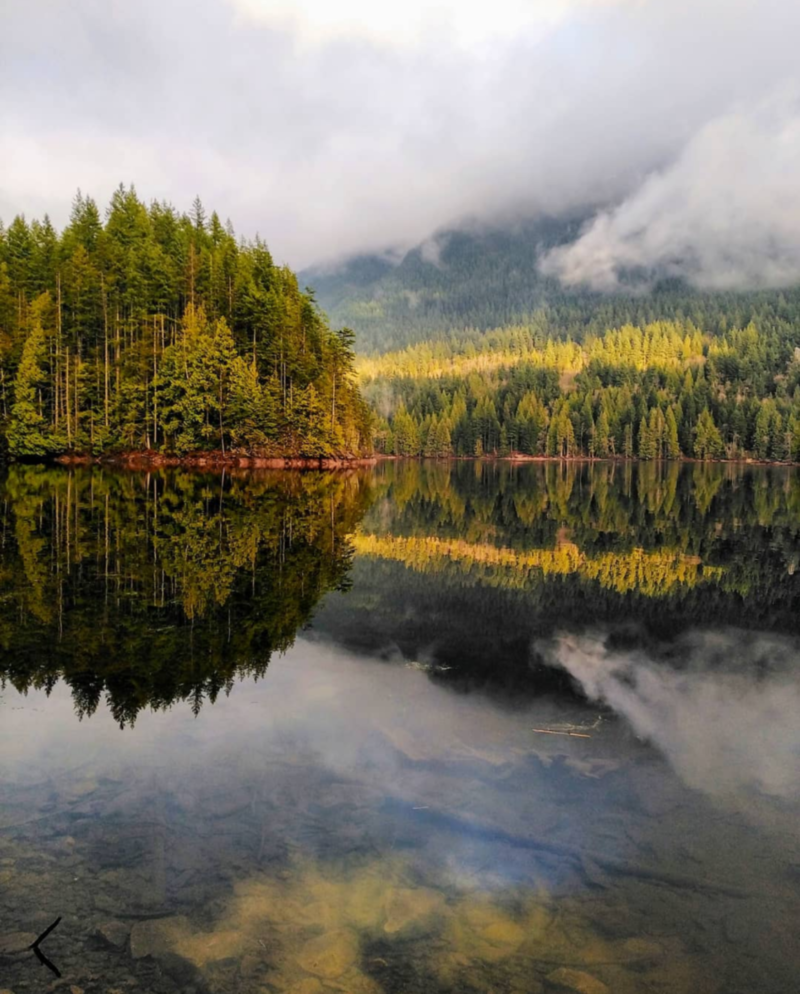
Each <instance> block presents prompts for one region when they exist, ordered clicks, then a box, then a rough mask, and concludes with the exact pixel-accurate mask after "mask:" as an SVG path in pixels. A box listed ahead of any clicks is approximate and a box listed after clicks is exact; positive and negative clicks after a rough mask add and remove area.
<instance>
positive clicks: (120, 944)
mask: <svg viewBox="0 0 800 994" xmlns="http://www.w3.org/2000/svg"><path fill="white" fill-rule="evenodd" d="M94 934H95V936H96V937H97V938H98V939H100V941H101V942H103V943H105V945H107V946H109V947H110V948H111V949H119V950H122V949H124V948H125V947H126V946H127V945H128V936H129V935H130V929H129V928H128V926H127V925H125V924H124V923H123V922H116V921H109V922H103V923H102V924H101V925H98V926H97V928H96V929H95V933H94Z"/></svg>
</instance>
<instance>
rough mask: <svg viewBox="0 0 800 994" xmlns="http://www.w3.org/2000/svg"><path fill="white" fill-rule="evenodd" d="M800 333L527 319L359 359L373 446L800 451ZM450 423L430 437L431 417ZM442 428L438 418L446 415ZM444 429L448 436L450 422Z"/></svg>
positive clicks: (459, 450)
mask: <svg viewBox="0 0 800 994" xmlns="http://www.w3.org/2000/svg"><path fill="white" fill-rule="evenodd" d="M798 340H800V332H797V331H795V329H794V328H793V327H789V326H786V327H776V328H768V329H767V330H765V331H763V332H760V333H759V331H758V330H757V329H756V328H755V327H754V326H753V325H748V326H747V327H746V328H744V329H736V328H734V329H732V330H730V331H728V332H727V333H726V334H725V335H713V334H709V333H707V332H702V331H701V330H700V329H699V328H698V327H697V326H696V325H694V324H693V323H692V322H667V321H660V322H656V323H654V324H651V325H647V326H645V327H643V328H640V327H634V326H631V325H626V326H624V327H622V328H619V329H614V330H611V331H607V332H605V333H604V334H602V335H598V336H589V337H588V338H586V339H585V340H584V341H583V342H582V343H580V344H579V343H576V342H573V341H570V340H569V339H566V340H558V339H552V338H541V337H540V336H539V335H538V333H537V332H536V330H535V329H534V328H531V327H518V328H507V329H502V330H497V331H495V332H492V333H489V334H487V335H486V336H485V338H484V340H483V343H482V344H481V346H480V347H475V346H474V344H473V343H472V342H471V341H470V342H467V343H463V342H462V343H459V342H458V341H457V340H455V339H453V340H452V341H451V342H450V343H447V344H445V343H438V344H435V343H426V344H424V345H418V346H410V347H409V348H407V349H405V350H404V351H402V352H397V353H387V354H386V355H383V356H379V357H373V358H370V359H362V360H360V363H359V365H360V373H361V379H362V384H363V388H364V391H365V394H366V396H367V397H368V398H369V399H371V400H372V401H373V403H374V405H375V406H376V407H377V408H378V409H379V410H382V411H383V412H384V418H383V419H382V420H381V421H380V423H379V426H378V431H377V434H376V444H377V446H378V448H379V449H385V450H386V451H389V450H388V449H387V448H386V446H387V440H388V439H390V438H391V439H392V441H393V445H394V451H395V452H398V453H401V454H405V455H428V456H442V455H448V454H450V453H451V452H452V453H454V454H456V455H463V456H467V455H473V454H476V453H477V454H487V455H488V454H498V455H504V454H508V453H509V452H512V451H513V452H519V453H521V454H523V455H530V456H537V455H547V456H557V457H567V456H575V455H584V456H594V457H603V456H614V455H623V456H626V457H634V456H635V457H638V458H640V459H645V460H649V459H656V460H661V459H678V458H681V456H689V457H697V458H699V459H713V458H719V457H723V456H727V457H729V458H740V457H743V456H754V457H756V458H759V459H764V460H769V461H773V462H775V461H778V462H780V461H784V460H787V459H797V458H798V455H800V429H798V425H800V387H798V383H799V382H800V358H798V356H799V355H800V352H798V349H797V346H796V344H795V343H796V342H797V341H798ZM434 418H435V419H436V424H437V426H441V425H444V426H445V427H446V428H447V429H448V431H449V436H450V439H449V444H446V445H445V444H443V443H439V442H437V441H434V442H431V438H430V432H429V426H430V424H431V423H432V419H434ZM440 430H441V428H440ZM442 437H444V435H442Z"/></svg>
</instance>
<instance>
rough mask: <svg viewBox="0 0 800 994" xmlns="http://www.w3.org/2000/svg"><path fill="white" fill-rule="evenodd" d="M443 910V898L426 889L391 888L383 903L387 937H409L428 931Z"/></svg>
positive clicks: (384, 929) (384, 927) (384, 928)
mask: <svg viewBox="0 0 800 994" xmlns="http://www.w3.org/2000/svg"><path fill="white" fill-rule="evenodd" d="M443 908H444V897H443V896H442V895H441V894H439V893H437V892H436V891H435V890H430V889H429V888H427V887H413V888H412V887H397V888H392V889H391V890H390V891H389V892H388V893H387V895H386V898H385V901H384V912H385V914H386V920H385V923H384V926H383V931H384V932H386V933H387V934H388V935H398V936H404V937H410V936H412V935H419V934H420V933H423V932H426V931H428V929H429V927H430V925H431V924H433V921H434V918H435V916H436V915H437V914H441V912H442V909H443Z"/></svg>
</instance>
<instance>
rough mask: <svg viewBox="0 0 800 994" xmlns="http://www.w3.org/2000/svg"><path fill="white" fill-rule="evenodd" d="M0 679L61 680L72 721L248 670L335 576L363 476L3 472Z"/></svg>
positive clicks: (185, 694)
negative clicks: (103, 704) (71, 702)
mask: <svg viewBox="0 0 800 994" xmlns="http://www.w3.org/2000/svg"><path fill="white" fill-rule="evenodd" d="M3 497H4V501H3V508H2V514H3V516H2V553H1V554H0V645H2V648H3V655H2V662H0V675H1V676H2V677H3V679H4V680H7V681H9V682H10V683H11V684H12V685H13V686H14V687H16V688H17V689H18V690H26V689H28V688H30V687H52V686H53V685H54V683H55V681H56V680H57V679H58V678H59V677H62V678H63V679H64V680H65V681H66V682H67V683H68V684H69V685H70V687H71V688H72V691H73V696H74V699H75V706H76V710H77V712H78V714H79V715H80V716H86V715H91V714H93V713H94V711H95V710H96V709H97V706H98V703H99V701H100V700H101V698H102V697H103V696H104V695H105V696H106V697H107V699H108V701H109V703H110V706H111V709H112V712H113V714H114V715H115V717H116V719H117V720H118V722H119V723H120V724H122V725H124V724H126V723H132V722H133V721H134V720H135V718H136V716H137V715H138V714H139V712H140V711H141V709H142V708H144V707H152V708H165V707H169V706H170V705H171V704H173V703H174V702H176V701H188V702H190V704H191V707H192V708H193V710H194V711H195V713H197V712H198V711H199V710H200V708H201V706H202V703H203V701H204V700H209V701H212V702H213V701H214V700H215V699H216V698H217V696H218V695H219V694H220V692H229V691H230V689H231V688H232V686H233V683H234V680H235V679H236V678H237V677H243V676H251V677H258V676H262V675H263V674H264V672H265V671H266V668H267V666H268V664H269V661H270V659H271V657H272V654H273V653H275V652H282V651H285V650H286V649H287V648H288V647H289V646H290V645H291V644H292V642H293V640H294V638H295V635H296V633H297V631H298V630H300V629H301V628H302V627H303V626H304V625H306V624H308V622H309V620H310V618H311V615H312V612H313V609H314V607H315V605H316V604H317V602H318V601H319V599H320V597H321V596H322V595H323V594H324V593H326V592H327V591H329V590H333V589H342V588H343V587H345V586H346V585H347V576H348V570H349V568H350V565H351V562H352V556H353V549H352V544H351V542H350V539H349V536H350V535H351V533H352V532H353V530H354V528H355V526H356V524H357V522H358V520H359V518H360V516H361V515H362V514H363V511H364V509H365V507H366V506H367V504H368V503H369V500H370V485H369V481H368V479H367V478H366V477H365V476H364V475H363V474H358V473H353V474H327V475H326V474H284V475H281V474H274V473H272V474H270V473H261V474H249V475H247V476H238V477H237V476H231V475H230V474H227V475H220V476H217V477H203V476H199V475H196V474H186V473H169V474H147V475H144V474H142V475H135V474H127V475H121V474H109V473H106V472H98V471H95V472H92V471H82V472H75V473H72V472H65V471H62V470H52V469H50V470H47V469H43V468H41V467H24V466H23V467H19V466H14V467H11V469H10V470H9V472H8V476H7V478H6V480H5V484H4V487H3Z"/></svg>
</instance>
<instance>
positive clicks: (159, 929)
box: [131, 915, 190, 959]
mask: <svg viewBox="0 0 800 994" xmlns="http://www.w3.org/2000/svg"><path fill="white" fill-rule="evenodd" d="M189 931H190V929H189V921H188V919H187V918H185V917H184V916H183V915H174V916H173V917H171V918H155V919H153V920H151V921H143V922H139V923H138V924H136V925H134V926H133V929H132V930H131V956H132V957H133V958H134V959H143V958H144V957H145V956H159V955H161V954H163V953H168V952H171V951H172V950H173V949H174V948H175V946H176V945H177V944H178V942H179V941H180V940H181V939H182V938H184V937H185V936H186V935H188V934H189Z"/></svg>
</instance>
